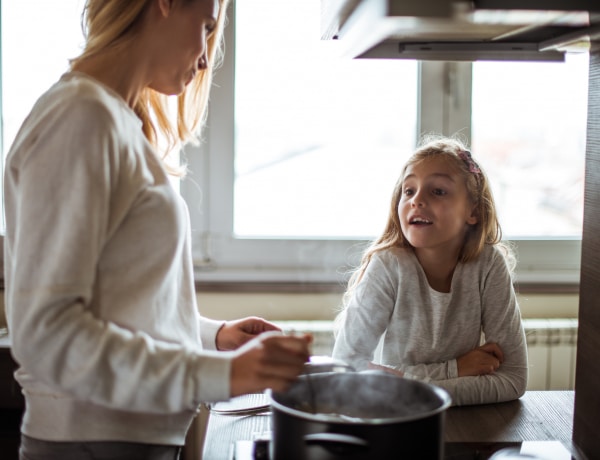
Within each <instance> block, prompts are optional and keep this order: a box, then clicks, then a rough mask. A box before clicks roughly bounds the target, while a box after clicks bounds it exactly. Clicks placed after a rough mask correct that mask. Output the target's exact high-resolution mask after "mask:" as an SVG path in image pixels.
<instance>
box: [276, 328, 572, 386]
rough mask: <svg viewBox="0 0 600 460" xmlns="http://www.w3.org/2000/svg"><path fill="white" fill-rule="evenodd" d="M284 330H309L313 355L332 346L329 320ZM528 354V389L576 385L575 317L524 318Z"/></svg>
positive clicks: (332, 339) (321, 353) (332, 340)
mask: <svg viewBox="0 0 600 460" xmlns="http://www.w3.org/2000/svg"><path fill="white" fill-rule="evenodd" d="M277 324H278V325H279V326H280V327H281V328H282V329H283V330H284V331H286V332H291V331H297V332H310V333H312V334H313V337H314V342H313V349H312V353H313V354H314V355H326V356H330V355H331V351H332V349H333V342H334V338H333V330H332V322H331V321H279V322H277ZM523 325H524V327H525V334H526V337H527V353H528V356H529V381H528V384H527V389H528V390H572V389H574V388H575V357H576V354H577V319H553V318H551V319H524V320H523Z"/></svg>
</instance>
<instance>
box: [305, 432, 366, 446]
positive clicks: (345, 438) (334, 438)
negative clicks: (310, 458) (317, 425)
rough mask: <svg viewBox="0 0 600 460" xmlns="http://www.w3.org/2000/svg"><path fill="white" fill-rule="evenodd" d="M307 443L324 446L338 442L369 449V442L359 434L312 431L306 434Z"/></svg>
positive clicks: (338, 443)
mask: <svg viewBox="0 0 600 460" xmlns="http://www.w3.org/2000/svg"><path fill="white" fill-rule="evenodd" d="M304 442H305V443H306V444H309V445H310V444H319V445H323V446H327V445H332V444H337V445H346V446H351V447H355V448H359V449H368V448H369V442H368V441H365V440H364V439H362V438H359V437H357V436H351V435H349V434H341V433H312V434H307V435H305V436H304Z"/></svg>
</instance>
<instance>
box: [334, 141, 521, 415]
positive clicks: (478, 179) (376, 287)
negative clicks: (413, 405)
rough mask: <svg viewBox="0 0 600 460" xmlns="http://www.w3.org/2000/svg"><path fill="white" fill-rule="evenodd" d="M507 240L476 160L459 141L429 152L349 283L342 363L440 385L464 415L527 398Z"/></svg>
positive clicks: (425, 149)
mask: <svg viewBox="0 0 600 460" xmlns="http://www.w3.org/2000/svg"><path fill="white" fill-rule="evenodd" d="M500 240H501V231H500V225H499V223H498V218H497V215H496V210H495V207H494V201H493V198H492V193H491V190H490V185H489V182H488V179H487V177H486V175H485V173H484V172H483V170H482V169H481V168H480V167H479V165H478V164H477V163H476V162H475V160H473V158H472V157H471V154H470V153H469V151H468V150H466V148H465V147H464V146H463V145H462V144H461V143H460V142H458V141H456V140H453V139H445V138H439V139H434V140H430V141H429V142H427V143H425V144H424V145H423V146H422V147H420V148H419V149H418V150H417V151H416V152H415V153H414V155H413V156H412V157H411V158H410V159H409V160H408V162H407V164H406V165H405V167H404V169H403V171H402V174H401V176H400V178H399V180H398V182H397V184H396V186H395V188H394V193H393V197H392V203H391V207H390V214H389V218H388V222H387V225H386V227H385V230H384V232H383V235H382V236H381V237H379V238H378V239H377V240H376V241H375V242H374V243H372V244H371V246H370V247H369V248H368V249H367V251H366V252H365V253H364V255H363V258H362V263H361V265H360V267H359V268H358V270H357V271H356V272H355V273H354V274H353V276H352V277H351V279H350V282H349V286H348V290H347V292H346V295H345V296H344V303H345V309H344V310H343V312H342V313H341V314H340V316H339V317H338V321H339V323H338V324H339V326H340V329H339V331H338V333H337V337H336V342H335V346H334V350H333V356H334V357H335V358H339V359H342V360H344V361H346V362H348V363H349V364H352V365H353V366H354V367H356V368H357V369H358V370H362V369H367V368H380V369H384V370H387V371H390V372H394V373H397V374H399V375H403V376H404V377H405V378H411V379H418V380H422V381H426V382H431V383H434V384H436V385H438V386H440V387H442V388H444V389H446V390H447V391H448V392H449V393H450V395H451V396H452V400H453V404H454V405H466V404H483V403H491V402H499V401H508V400H512V399H516V398H519V397H520V396H521V395H523V393H524V392H525V388H526V385H527V349H526V343H525V335H524V331H523V327H522V324H521V316H520V311H519V307H518V305H517V301H516V298H515V293H514V290H513V286H512V280H511V269H510V265H511V263H510V262H511V260H512V259H511V257H510V252H509V251H508V250H507V248H506V247H505V246H504V245H503V244H502V243H501V242H500ZM382 335H383V348H382V356H381V363H380V364H375V363H373V359H374V351H375V349H376V347H377V345H378V343H379V340H380V338H381V336H382Z"/></svg>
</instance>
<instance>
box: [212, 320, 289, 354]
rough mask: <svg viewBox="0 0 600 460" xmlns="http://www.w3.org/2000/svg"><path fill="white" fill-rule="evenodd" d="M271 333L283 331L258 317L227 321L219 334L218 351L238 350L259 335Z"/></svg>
mask: <svg viewBox="0 0 600 460" xmlns="http://www.w3.org/2000/svg"><path fill="white" fill-rule="evenodd" d="M269 331H281V329H280V328H279V327H277V326H276V325H275V324H273V323H270V322H268V321H265V320H264V319H262V318H258V317H256V316H249V317H248V318H242V319H237V320H235V321H227V322H226V323H225V324H224V325H223V326H222V327H221V329H219V332H217V339H216V341H217V350H221V351H229V350H236V349H238V348H239V347H240V346H242V345H243V344H245V343H246V342H248V341H249V340H252V339H253V338H255V337H256V336H258V335H259V334H262V333H263V332H269Z"/></svg>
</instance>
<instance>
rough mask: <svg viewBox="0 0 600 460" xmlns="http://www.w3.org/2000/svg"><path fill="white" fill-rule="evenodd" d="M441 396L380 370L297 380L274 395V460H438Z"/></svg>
mask: <svg viewBox="0 0 600 460" xmlns="http://www.w3.org/2000/svg"><path fill="white" fill-rule="evenodd" d="M450 403H451V399H450V396H449V395H448V393H447V392H446V391H444V390H443V389H441V388H439V387H436V386H434V385H430V384H427V383H423V382H419V381H415V380H408V379H403V378H400V377H397V376H394V375H390V374H387V373H385V372H381V371H365V372H343V373H339V372H324V373H313V374H310V375H301V376H300V377H299V378H298V379H297V381H296V382H295V383H294V384H293V385H292V387H291V388H290V389H289V390H288V391H286V392H282V393H276V392H273V393H271V429H272V442H271V458H272V459H273V460H283V459H285V460H296V459H298V460H300V459H302V460H336V459H342V458H344V459H347V458H351V459H354V460H362V459H365V460H366V459H378V460H382V459H395V460H396V459H410V460H415V459H417V460H418V459H427V460H436V459H442V458H443V450H444V442H443V433H444V420H445V411H446V409H447V408H448V407H449V406H450Z"/></svg>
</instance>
